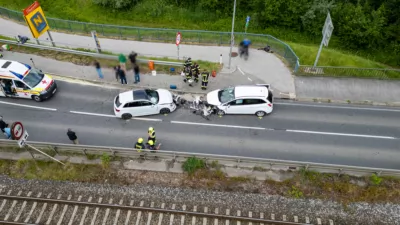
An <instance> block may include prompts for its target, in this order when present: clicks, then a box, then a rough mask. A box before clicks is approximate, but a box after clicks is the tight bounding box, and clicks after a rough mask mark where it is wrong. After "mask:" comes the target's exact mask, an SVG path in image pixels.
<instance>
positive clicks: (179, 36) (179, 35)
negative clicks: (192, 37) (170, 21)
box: [175, 32, 182, 46]
mask: <svg viewBox="0 0 400 225" xmlns="http://www.w3.org/2000/svg"><path fill="white" fill-rule="evenodd" d="M181 39H182V35H181V32H178V33H176V41H175V44H176V46H178V45H179V44H180V43H181Z"/></svg>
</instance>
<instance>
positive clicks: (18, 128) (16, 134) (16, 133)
mask: <svg viewBox="0 0 400 225" xmlns="http://www.w3.org/2000/svg"><path fill="white" fill-rule="evenodd" d="M24 131H25V130H24V126H23V125H22V123H21V122H14V123H13V124H12V125H11V136H12V139H13V140H19V139H21V137H22V136H23V134H24Z"/></svg>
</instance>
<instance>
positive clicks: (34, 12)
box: [23, 1, 56, 47]
mask: <svg viewBox="0 0 400 225" xmlns="http://www.w3.org/2000/svg"><path fill="white" fill-rule="evenodd" d="M23 13H24V19H25V22H26V24H27V25H28V27H29V29H30V31H31V33H32V36H33V37H34V38H35V39H36V42H38V44H39V41H38V38H39V37H40V36H41V35H42V34H44V32H47V34H48V35H49V38H50V41H51V43H52V45H53V47H55V46H56V45H55V43H54V41H53V37H52V36H51V34H50V26H49V24H48V23H47V20H46V17H45V16H44V13H43V10H42V7H40V4H39V2H37V1H35V2H34V3H33V4H32V5H30V6H29V7H28V8H26V9H24V10H23Z"/></svg>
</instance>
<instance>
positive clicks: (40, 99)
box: [32, 95, 42, 102]
mask: <svg viewBox="0 0 400 225" xmlns="http://www.w3.org/2000/svg"><path fill="white" fill-rule="evenodd" d="M32 99H33V100H35V101H36V102H41V101H42V98H41V97H40V96H37V95H34V96H32Z"/></svg>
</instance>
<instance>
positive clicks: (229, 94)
mask: <svg viewBox="0 0 400 225" xmlns="http://www.w3.org/2000/svg"><path fill="white" fill-rule="evenodd" d="M218 99H219V101H220V102H221V103H226V102H230V101H232V100H234V99H235V88H234V87H229V88H225V89H223V90H220V91H218Z"/></svg>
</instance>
